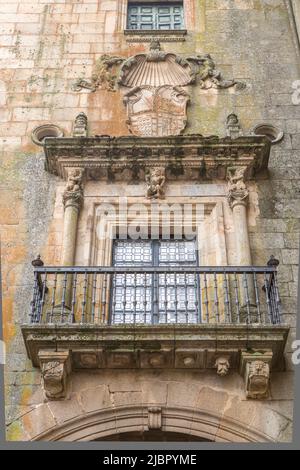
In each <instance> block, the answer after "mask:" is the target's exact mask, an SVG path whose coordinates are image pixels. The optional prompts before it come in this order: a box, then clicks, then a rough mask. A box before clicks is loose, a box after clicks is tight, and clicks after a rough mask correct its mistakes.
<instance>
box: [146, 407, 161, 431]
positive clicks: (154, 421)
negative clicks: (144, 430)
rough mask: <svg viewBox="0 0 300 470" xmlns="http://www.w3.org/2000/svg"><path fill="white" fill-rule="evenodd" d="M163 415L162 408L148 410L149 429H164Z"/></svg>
mask: <svg viewBox="0 0 300 470" xmlns="http://www.w3.org/2000/svg"><path fill="white" fill-rule="evenodd" d="M161 415H162V413H161V408H159V407H152V408H148V429H156V430H159V429H161V427H162V419H161V418H162V416H161Z"/></svg>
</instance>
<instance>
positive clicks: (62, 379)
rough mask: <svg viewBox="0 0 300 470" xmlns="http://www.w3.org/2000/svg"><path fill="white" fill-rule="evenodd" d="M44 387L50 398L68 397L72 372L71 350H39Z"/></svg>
mask: <svg viewBox="0 0 300 470" xmlns="http://www.w3.org/2000/svg"><path fill="white" fill-rule="evenodd" d="M38 357H39V362H40V367H41V373H42V379H43V387H44V391H45V395H46V397H47V398H48V399H49V400H57V399H62V398H66V396H67V393H68V376H69V374H70V372H71V359H70V354H69V351H61V352H57V351H39V354H38Z"/></svg>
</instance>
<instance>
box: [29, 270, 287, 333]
mask: <svg viewBox="0 0 300 470" xmlns="http://www.w3.org/2000/svg"><path fill="white" fill-rule="evenodd" d="M35 266H36V265H35ZM34 275H35V282H34V289H33V298H32V303H31V313H30V322H31V323H45V324H52V323H53V324H54V323H60V324H66V323H79V324H166V323H169V324H172V323H181V324H191V323H194V324H196V323H199V324H201V323H202V324H205V323H208V324H214V323H218V324H219V323H220V324H222V323H224V324H279V323H280V322H281V314H280V297H279V291H278V284H277V265H272V264H271V265H268V266H267V267H228V266H226V267H191V266H189V267H185V266H178V267H157V268H156V267H133V268H129V267H126V268H122V267H44V266H41V264H39V265H38V266H37V267H35V273H34Z"/></svg>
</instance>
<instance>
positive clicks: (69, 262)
mask: <svg viewBox="0 0 300 470" xmlns="http://www.w3.org/2000/svg"><path fill="white" fill-rule="evenodd" d="M82 203H83V170H81V169H79V168H73V169H71V170H70V172H69V174H68V181H67V185H66V189H65V191H64V193H63V204H64V208H65V212H64V229H63V230H64V231H63V243H62V254H61V265H62V267H64V266H66V267H67V266H73V265H74V261H75V250H76V237H77V225H78V216H79V212H80V209H81V207H82ZM56 299H57V302H58V305H57V309H58V310H59V308H61V307H62V306H64V307H65V309H67V310H69V309H70V308H71V302H72V276H68V278H67V283H66V285H65V286H64V281H63V280H62V279H61V280H60V282H59V283H58V288H57V295H56Z"/></svg>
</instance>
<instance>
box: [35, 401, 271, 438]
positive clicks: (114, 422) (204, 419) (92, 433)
mask: <svg viewBox="0 0 300 470" xmlns="http://www.w3.org/2000/svg"><path fill="white" fill-rule="evenodd" d="M162 416H163V420H162V421H163V422H162V428H161V429H162V431H163V432H164V433H166V434H172V433H173V434H174V435H182V436H185V437H186V438H188V437H189V436H190V437H191V440H193V441H195V440H198V441H210V442H272V439H270V438H269V437H268V436H266V435H264V434H263V433H260V432H258V431H256V430H254V429H251V428H249V427H246V426H245V425H244V424H243V423H240V422H238V421H237V420H232V419H224V418H222V419H220V418H221V417H220V416H217V415H214V414H213V413H211V412H206V411H204V410H195V409H193V408H177V407H166V408H162ZM148 429H149V428H148V407H145V406H139V405H136V406H121V407H118V408H110V409H105V410H98V411H95V412H92V413H87V414H86V415H83V416H82V415H81V416H78V417H75V418H73V419H71V420H69V421H67V422H65V423H63V424H61V425H59V426H55V427H53V428H52V429H49V430H48V431H47V432H45V433H43V434H41V435H38V436H36V437H35V438H33V439H32V440H34V441H65V442H90V441H101V440H102V439H103V440H104V439H105V440H106V441H107V440H112V441H113V440H114V436H117V435H118V436H119V435H122V434H128V435H130V434H132V435H136V434H137V433H143V432H146V431H148ZM110 438H111V439H110Z"/></svg>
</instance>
